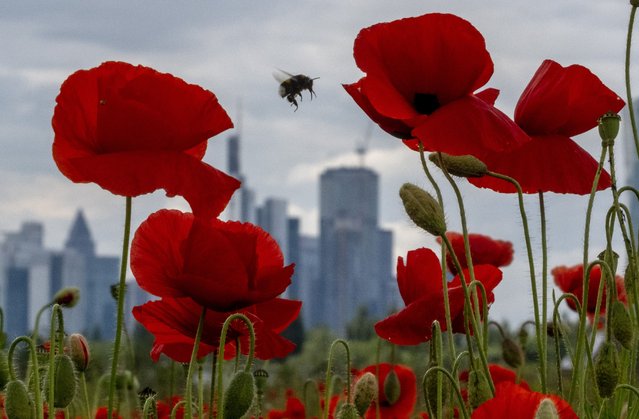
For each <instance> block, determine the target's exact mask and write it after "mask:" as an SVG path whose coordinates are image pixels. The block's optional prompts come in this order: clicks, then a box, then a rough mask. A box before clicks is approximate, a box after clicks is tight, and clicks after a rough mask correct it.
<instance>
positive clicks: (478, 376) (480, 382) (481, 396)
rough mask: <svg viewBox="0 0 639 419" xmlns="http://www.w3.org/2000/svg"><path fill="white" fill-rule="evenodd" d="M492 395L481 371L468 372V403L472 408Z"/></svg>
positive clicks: (475, 407)
mask: <svg viewBox="0 0 639 419" xmlns="http://www.w3.org/2000/svg"><path fill="white" fill-rule="evenodd" d="M491 397H492V395H491V392H490V386H489V385H488V380H487V379H486V376H485V375H484V373H483V372H481V371H476V370H471V371H470V372H469V373H468V403H470V406H471V407H472V408H473V409H477V407H478V406H479V405H481V404H482V403H484V402H485V401H487V400H489V399H490V398H491Z"/></svg>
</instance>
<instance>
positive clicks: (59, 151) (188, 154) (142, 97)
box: [53, 62, 239, 217]
mask: <svg viewBox="0 0 639 419" xmlns="http://www.w3.org/2000/svg"><path fill="white" fill-rule="evenodd" d="M56 102H57V105H56V107H55V111H54V114H53V130H54V131H55V139H54V141H53V158H54V160H55V162H56V164H57V165H58V168H59V169H60V171H61V172H62V173H63V174H64V175H65V176H66V177H68V178H69V179H71V180H72V181H73V182H77V183H88V182H94V183H97V184H98V185H100V186H101V187H102V188H104V189H106V190H108V191H110V192H112V193H114V194H116V195H123V196H138V195H141V194H145V193H149V192H153V191H155V190H157V189H164V190H165V191H166V193H167V195H169V196H174V195H180V196H183V197H184V198H185V199H186V200H187V201H188V202H189V204H190V205H191V208H192V209H193V212H195V213H196V214H202V215H204V216H212V217H215V216H217V215H219V214H220V212H222V210H223V209H224V207H226V204H227V203H228V201H229V199H230V197H231V195H232V194H233V192H234V191H235V189H237V188H238V187H239V182H238V181H237V180H236V179H234V178H232V177H230V176H228V175H226V174H224V173H222V172H220V171H219V170H217V169H215V168H214V167H211V166H209V165H208V164H205V163H203V162H202V161H201V160H202V157H203V156H204V152H205V151H206V145H207V144H206V142H207V140H208V139H209V138H210V137H212V136H214V135H216V134H219V133H220V132H222V131H225V130H227V129H229V128H231V127H232V126H233V124H232V122H231V120H230V119H229V117H228V115H227V114H226V112H225V111H224V109H223V108H222V107H221V106H220V104H219V103H218V101H217V98H216V97H215V95H214V94H213V93H212V92H210V91H208V90H204V89H202V88H201V87H199V86H196V85H192V84H187V83H186V82H184V81H183V80H181V79H179V78H177V77H174V76H172V75H170V74H163V73H159V72H157V71H155V70H153V69H151V68H148V67H143V66H133V65H131V64H127V63H122V62H106V63H103V64H102V65H100V66H99V67H96V68H93V69H90V70H80V71H77V72H76V73H74V74H72V75H71V76H69V78H68V79H67V80H66V81H65V82H64V83H63V84H62V87H61V89H60V94H59V95H58V97H57V99H56Z"/></svg>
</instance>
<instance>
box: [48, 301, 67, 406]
mask: <svg viewBox="0 0 639 419" xmlns="http://www.w3.org/2000/svg"><path fill="white" fill-rule="evenodd" d="M56 326H57V328H56ZM60 335H62V336H64V320H63V318H62V309H61V308H60V305H58V304H54V305H53V307H52V308H51V325H50V333H49V344H50V345H49V373H48V379H49V393H48V396H47V403H48V405H49V419H54V418H55V407H54V404H55V355H56V354H57V353H60V354H61V353H62V345H63V343H62V342H61V341H62V339H59V340H60V347H59V346H58V338H59V337H61V336H60ZM58 351H59V352H58Z"/></svg>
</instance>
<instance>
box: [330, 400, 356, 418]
mask: <svg viewBox="0 0 639 419" xmlns="http://www.w3.org/2000/svg"><path fill="white" fill-rule="evenodd" d="M359 417H360V415H359V413H358V409H357V408H356V407H355V405H354V404H352V403H344V404H343V405H341V406H340V407H339V410H338V412H337V415H336V416H335V418H336V419H358V418H359Z"/></svg>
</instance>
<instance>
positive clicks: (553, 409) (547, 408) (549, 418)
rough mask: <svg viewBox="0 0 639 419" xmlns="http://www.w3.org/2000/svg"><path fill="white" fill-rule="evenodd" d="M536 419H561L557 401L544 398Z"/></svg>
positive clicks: (536, 413)
mask: <svg viewBox="0 0 639 419" xmlns="http://www.w3.org/2000/svg"><path fill="white" fill-rule="evenodd" d="M535 419H559V412H557V406H555V403H554V402H553V401H552V400H551V399H543V400H542V401H541V403H539V407H538V408H537V411H536V412H535Z"/></svg>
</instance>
